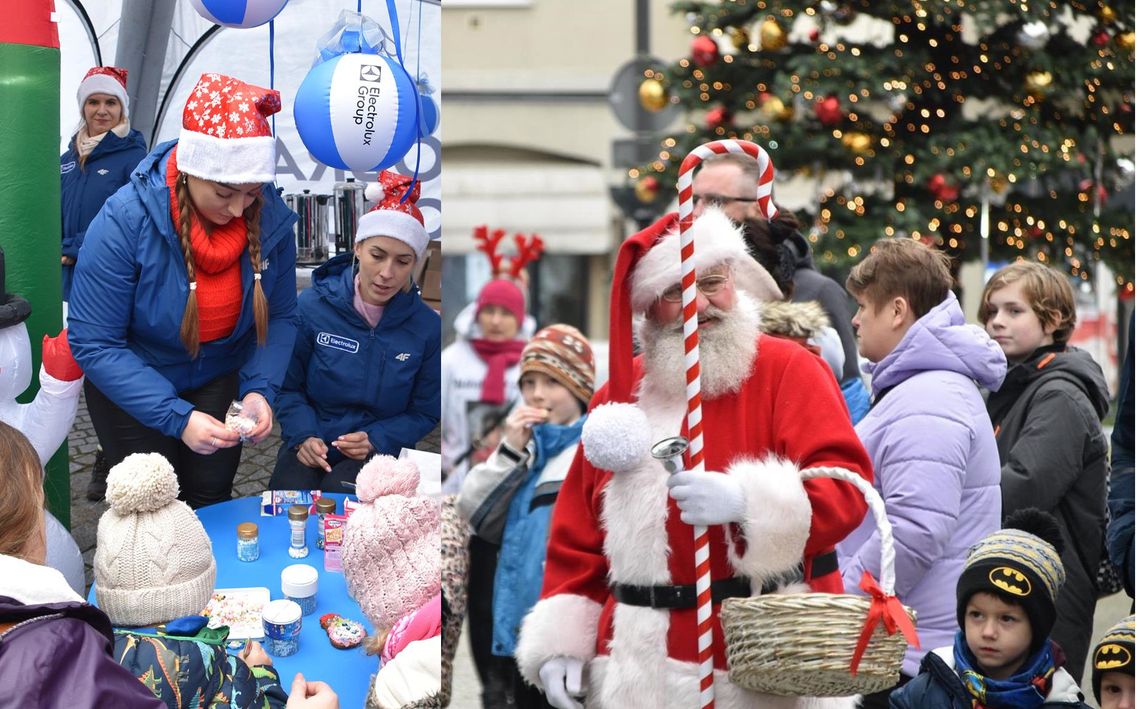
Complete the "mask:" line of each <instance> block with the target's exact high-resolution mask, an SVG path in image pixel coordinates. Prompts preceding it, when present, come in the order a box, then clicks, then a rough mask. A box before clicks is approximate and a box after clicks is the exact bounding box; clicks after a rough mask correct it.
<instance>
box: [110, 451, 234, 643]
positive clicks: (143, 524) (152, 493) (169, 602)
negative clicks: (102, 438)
mask: <svg viewBox="0 0 1140 709" xmlns="http://www.w3.org/2000/svg"><path fill="white" fill-rule="evenodd" d="M177 498H178V477H177V476H176V475H175V474H174V467H173V466H171V464H170V463H169V462H168V461H167V460H166V458H164V457H162V456H161V455H159V454H158V453H134V454H132V455H129V456H127V457H126V459H124V460H123V462H121V463H119V464H118V465H116V466H115V467H113V468H111V473H110V474H109V475H108V476H107V502H108V503H110V505H111V509H109V510H107V511H106V512H104V513H103V516H102V517H101V518H100V519H99V530H98V532H97V535H96V547H95V598H96V599H97V600H98V603H99V607H100V608H102V609H103V611H104V612H106V614H107V615H108V616H109V617H110V618H111V623H112V624H114V625H126V626H145V625H155V624H159V623H166V622H169V621H171V620H174V619H175V618H181V617H182V616H186V615H195V614H198V613H201V612H202V609H204V608H205V607H206V604H207V603H209V602H210V596H211V594H213V592H214V581H215V578H216V576H217V566H216V565H215V563H214V555H213V550H212V547H211V545H210V537H209V536H208V535H207V534H206V530H205V528H204V527H203V526H202V523H201V522H200V521H198V517H197V516H195V514H194V511H193V510H191V509H190V507H189V506H188V505H187V504H186V503H185V502H182V501H180V500H178V499H177Z"/></svg>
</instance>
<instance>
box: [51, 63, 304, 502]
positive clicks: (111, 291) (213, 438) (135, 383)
mask: <svg viewBox="0 0 1140 709" xmlns="http://www.w3.org/2000/svg"><path fill="white" fill-rule="evenodd" d="M280 109H281V99H280V94H279V93H278V92H277V91H270V90H267V89H262V88H259V87H256V86H251V85H248V84H245V83H244V82H241V81H239V80H237V79H233V78H230V77H227V76H222V75H220V74H203V75H202V77H201V78H200V79H199V81H198V84H197V85H196V86H195V87H194V89H193V91H192V92H191V94H190V98H189V100H188V101H187V102H186V107H185V109H184V111H183V114H182V132H181V135H180V137H179V140H178V141H175V142H169V143H165V144H163V145H160V146H158V147H157V148H155V150H154V151H153V152H152V153H151V154H150V155H148V156H147V157H146V158H144V159H143V161H142V163H140V164H139V166H138V169H137V170H136V171H135V173H134V174H133V175H132V176H131V182H130V183H129V184H128V185H127V186H126V187H124V188H123V189H121V190H119V191H118V192H117V193H115V195H114V196H112V197H111V198H110V199H109V200H107V203H106V204H105V205H104V207H103V209H102V210H101V211H100V212H99V214H98V216H96V217H95V219H94V220H93V221H92V222H91V225H90V226H89V227H88V229H87V236H86V239H85V242H84V245H83V248H82V250H81V252H80V255H79V261H78V263H77V264H76V270H75V277H74V280H73V283H72V297H71V304H70V313H69V318H68V320H69V326H70V331H69V338H68V339H69V342H70V344H71V348H72V351H73V352H74V353H75V358H76V360H78V362H79V364H80V365H81V366H82V367H83V369H84V372H85V373H86V375H87V377H88V379H89V380H90V382H91V383H92V385H93V386H92V387H91V388H90V389H89V391H88V393H87V407H88V409H89V410H90V411H91V418H92V421H93V422H94V424H95V427H96V431H97V432H98V434H99V438H100V440H102V441H103V442H104V445H105V447H106V458H107V463H108V464H109V465H111V466H114V465H117V464H118V463H119V462H121V461H122V460H123V459H124V458H125V457H126V456H127V455H129V454H131V453H148V452H151V453H161V454H162V455H163V456H165V457H166V458H167V460H170V461H171V462H172V463H173V464H174V467H175V471H176V473H177V475H178V480H179V485H180V487H181V489H182V493H181V494H182V496H183V498H182V499H184V500H185V501H186V502H188V503H189V504H190V505H191V506H192V507H199V506H202V505H208V504H212V503H214V502H220V501H223V500H228V499H230V494H231V488H232V486H233V479H234V475H235V474H236V473H237V466H238V462H239V461H240V459H241V447H240V444H241V442H242V441H243V440H248V441H251V442H253V443H257V442H260V441H261V440H262V439H264V438H265V437H266V436H267V435H268V434H269V431H270V430H271V428H272V426H273V409H272V407H273V405H274V399H275V396H276V391H277V389H278V387H279V386H280V384H281V380H282V379H283V378H284V376H285V369H286V367H287V366H288V362H289V353H290V352H292V349H293V339H294V337H295V335H296V325H295V323H294V313H295V312H296V307H297V291H296V245H295V243H294V241H293V232H292V225H293V223H294V221H295V220H296V219H297V216H296V215H295V214H294V213H293V212H291V211H290V210H289V209H288V208H287V207H286V206H285V203H284V202H283V201H282V200H281V198H280V197H279V196H278V195H277V192H276V190H275V189H274V188H273V185H272V183H270V181H271V180H272V179H273V176H274V171H275V168H274V166H275V162H276V151H275V149H274V142H273V140H274V139H273V136H272V134H271V132H270V129H269V123H268V121H267V118H268V116H270V115H272V114H273V113H276V112H277V111H279V110H280ZM267 183H269V184H267ZM235 398H240V400H241V403H242V405H243V409H244V414H245V420H244V421H241V422H234V424H232V425H231V426H229V427H228V426H227V425H226V423H224V422H223V421H224V420H225V419H226V412H227V410H228V408H229V405H230V403H231V401H232V400H234V399H235ZM241 424H248V425H241Z"/></svg>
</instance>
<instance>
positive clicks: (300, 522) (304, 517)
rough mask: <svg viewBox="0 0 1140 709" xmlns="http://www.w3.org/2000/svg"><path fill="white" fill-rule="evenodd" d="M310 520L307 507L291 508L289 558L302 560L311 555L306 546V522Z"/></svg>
mask: <svg viewBox="0 0 1140 709" xmlns="http://www.w3.org/2000/svg"><path fill="white" fill-rule="evenodd" d="M308 519H309V508H308V506H307V505H290V506H289V531H290V534H289V556H291V557H293V558H294V559H301V558H304V557H306V556H308V555H309V547H308V546H307V545H306V544H305V522H307V521H308Z"/></svg>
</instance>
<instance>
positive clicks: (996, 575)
mask: <svg viewBox="0 0 1140 709" xmlns="http://www.w3.org/2000/svg"><path fill="white" fill-rule="evenodd" d="M990 583H992V584H993V585H994V586H996V587H997V588H998V589H1000V590H1002V591H1005V592H1006V593H1009V594H1012V595H1014V596H1028V595H1029V594H1030V592H1031V591H1032V590H1033V587H1032V586H1031V585H1030V584H1029V579H1028V578H1027V577H1026V576H1025V574H1023V573H1021V572H1020V571H1018V570H1017V569H1012V568H1010V567H1008V566H999V567H997V568H996V569H993V570H992V571H990Z"/></svg>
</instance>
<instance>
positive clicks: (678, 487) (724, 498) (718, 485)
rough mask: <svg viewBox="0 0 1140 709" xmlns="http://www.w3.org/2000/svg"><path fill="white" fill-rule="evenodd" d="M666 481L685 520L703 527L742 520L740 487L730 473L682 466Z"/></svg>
mask: <svg viewBox="0 0 1140 709" xmlns="http://www.w3.org/2000/svg"><path fill="white" fill-rule="evenodd" d="M666 484H667V485H668V486H669V497H672V498H673V499H674V500H675V501H676V502H677V507H679V508H680V510H681V521H682V522H684V523H686V524H691V525H694V526H705V527H707V526H710V525H714V524H728V523H729V522H742V521H743V520H744V511H745V506H744V488H743V487H742V486H741V485H740V483H739V482H737V481H736V480H735V479H733V477H732V476H730V475H724V474H723V473H714V472H707V471H706V472H703V473H698V472H695V471H693V470H682V471H681V472H679V473H674V474H673V475H670V476H669V480H668V481H667V482H666Z"/></svg>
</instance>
